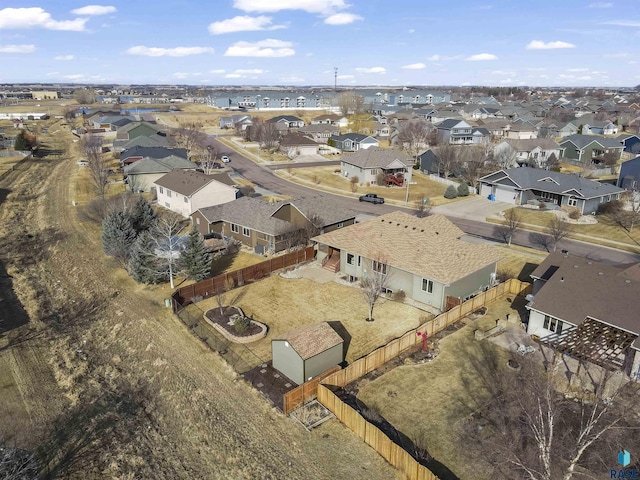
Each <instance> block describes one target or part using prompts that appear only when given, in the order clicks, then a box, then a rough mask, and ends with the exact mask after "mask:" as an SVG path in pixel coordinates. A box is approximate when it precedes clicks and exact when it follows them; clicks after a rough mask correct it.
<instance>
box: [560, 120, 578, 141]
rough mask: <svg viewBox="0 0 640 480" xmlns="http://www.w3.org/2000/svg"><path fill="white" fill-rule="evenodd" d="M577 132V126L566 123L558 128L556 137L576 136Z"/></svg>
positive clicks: (572, 123)
mask: <svg viewBox="0 0 640 480" xmlns="http://www.w3.org/2000/svg"><path fill="white" fill-rule="evenodd" d="M578 132H579V128H578V125H576V124H575V122H567V123H565V124H561V125H559V126H558V129H557V133H556V136H558V137H563V138H564V137H569V136H571V135H576V134H577V133H578Z"/></svg>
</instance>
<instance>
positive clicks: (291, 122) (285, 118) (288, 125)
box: [267, 115, 304, 130]
mask: <svg viewBox="0 0 640 480" xmlns="http://www.w3.org/2000/svg"><path fill="white" fill-rule="evenodd" d="M267 121H268V122H270V123H275V124H279V125H283V126H284V127H285V128H284V130H289V129H292V128H294V129H295V128H300V127H304V120H302V119H301V118H298V117H294V116H293V115H278V116H277V117H273V118H270V119H269V120H267Z"/></svg>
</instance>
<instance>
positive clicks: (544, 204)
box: [538, 202, 547, 210]
mask: <svg viewBox="0 0 640 480" xmlns="http://www.w3.org/2000/svg"><path fill="white" fill-rule="evenodd" d="M538 208H539V209H540V210H544V209H545V208H547V204H546V203H544V202H540V203H539V204H538Z"/></svg>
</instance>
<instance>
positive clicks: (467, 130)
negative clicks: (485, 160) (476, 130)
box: [436, 118, 474, 145]
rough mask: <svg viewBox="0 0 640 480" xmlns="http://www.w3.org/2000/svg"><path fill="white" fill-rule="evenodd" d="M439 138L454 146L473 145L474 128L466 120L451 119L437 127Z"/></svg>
mask: <svg viewBox="0 0 640 480" xmlns="http://www.w3.org/2000/svg"><path fill="white" fill-rule="evenodd" d="M436 128H437V129H438V138H439V139H440V141H442V142H443V143H450V144H452V145H471V144H473V143H474V142H473V127H472V126H471V125H469V124H468V123H467V122H465V121H464V120H456V119H453V118H449V119H447V120H444V121H442V122H440V123H439V124H438V125H436Z"/></svg>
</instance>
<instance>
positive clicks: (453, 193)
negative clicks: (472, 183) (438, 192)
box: [444, 185, 458, 198]
mask: <svg viewBox="0 0 640 480" xmlns="http://www.w3.org/2000/svg"><path fill="white" fill-rule="evenodd" d="M457 197H458V189H457V188H456V187H454V186H453V185H449V186H448V187H447V190H446V191H445V192H444V198H457Z"/></svg>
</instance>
